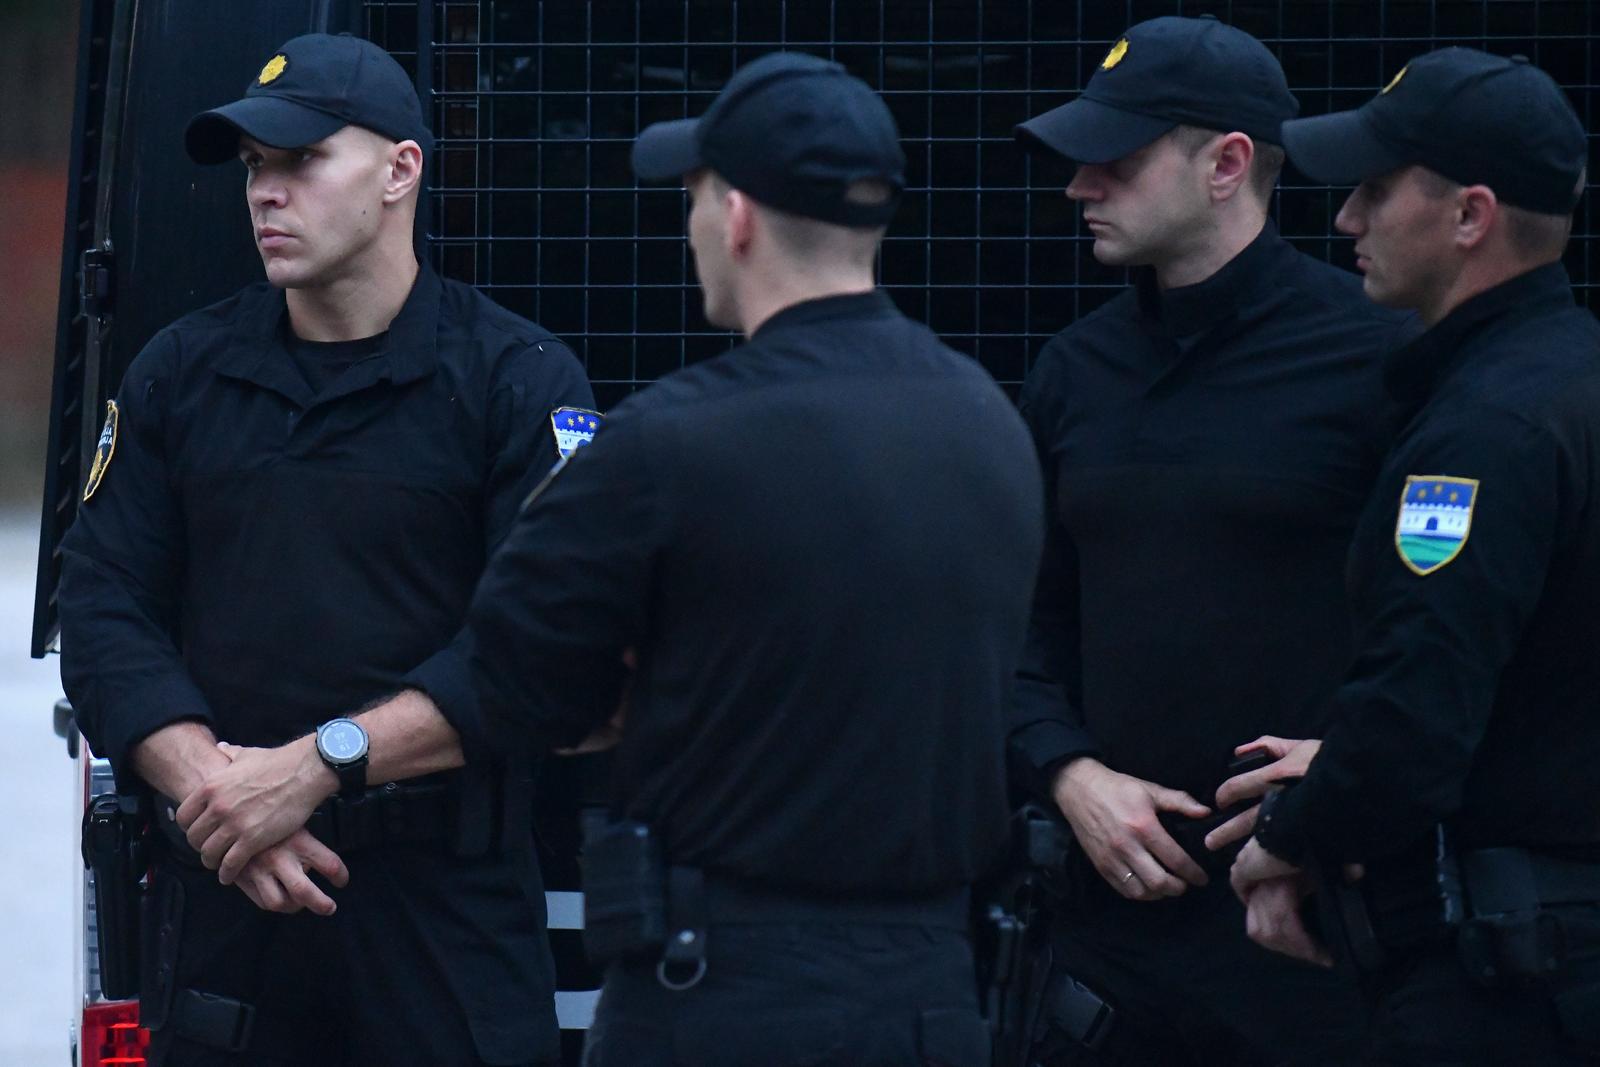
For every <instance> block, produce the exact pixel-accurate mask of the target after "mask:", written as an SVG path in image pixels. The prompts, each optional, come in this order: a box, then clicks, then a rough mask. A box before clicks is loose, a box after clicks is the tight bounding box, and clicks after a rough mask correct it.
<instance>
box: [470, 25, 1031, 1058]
mask: <svg viewBox="0 0 1600 1067" xmlns="http://www.w3.org/2000/svg"><path fill="white" fill-rule="evenodd" d="M634 166H635V168H636V170H637V171H638V173H639V174H640V175H641V176H642V177H644V178H646V179H666V178H676V177H679V176H683V178H684V181H685V183H686V185H687V186H688V190H689V194H690V196H691V198H692V201H693V207H692V211H691V213H690V217H689V245H690V248H691V249H692V251H693V253H694V258H695V268H696V271H697V273H698V275H699V281H700V285H701V288H702V290H703V292H704V295H705V308H706V316H707V318H708V319H709V320H710V321H711V322H712V323H714V324H717V325H721V326H725V327H731V328H734V329H737V330H739V331H740V332H741V333H742V334H744V336H745V338H746V343H745V344H743V345H741V346H740V347H737V348H735V349H734V350H733V351H731V352H728V353H726V354H724V355H721V356H718V357H716V358H714V359H711V360H708V361H706V362H704V363H700V364H697V365H695V366H692V367H688V368H686V369H684V370H682V371H679V372H678V373H675V374H673V375H670V376H669V377H667V378H665V379H663V380H662V381H661V382H659V383H658V384H655V385H653V386H651V387H650V388H649V389H646V390H644V391H642V392H640V393H638V394H636V395H635V396H633V397H631V398H629V400H628V401H627V402H625V403H624V404H621V405H619V406H618V407H617V408H616V409H614V410H613V411H611V412H609V413H608V416H607V422H606V425H605V427H604V428H603V429H602V430H601V431H600V433H599V435H598V436H597V437H596V439H595V441H594V443H593V444H592V445H590V446H589V447H587V448H585V449H583V450H581V451H580V452H578V453H577V454H575V455H574V456H573V457H572V459H571V460H570V461H569V462H567V463H566V464H565V465H564V467H563V468H562V469H561V470H560V471H559V472H558V473H556V474H555V475H554V476H553V477H552V478H551V479H550V481H549V482H548V484H547V485H546V486H545V487H544V488H543V490H542V491H540V492H538V493H537V494H536V495H535V496H534V498H533V499H532V500H531V501H530V503H529V505H528V506H527V508H526V509H524V511H523V512H522V514H521V515H520V516H519V518H518V519H517V522H516V524H515V525H514V526H513V528H512V531H511V534H510V535H509V536H508V538H507V540H506V543H505V546H504V548H503V549H502V550H501V552H500V553H499V554H498V555H497V556H496V557H495V559H494V561H493V563H492V564H491V566H490V568H489V570H488V571H487V572H486V574H485V578H484V582H483V585H482V586H481V587H480V590H479V593H478V595H477V596H476V598H475V599H474V601H473V606H472V609H471V612H470V614H469V619H470V627H469V634H470V637H471V640H472V641H473V643H474V644H475V647H476V650H477V655H476V659H475V663H476V664H477V668H478V672H479V682H480V684H481V686H482V687H483V691H482V695H483V699H484V702H485V705H486V707H487V708H489V709H490V711H491V712H492V713H494V714H495V715H497V716H499V717H501V718H503V719H504V720H505V724H506V728H507V735H508V736H524V737H526V736H530V735H531V736H533V737H535V738H538V739H540V740H541V741H543V742H545V743H547V744H553V745H563V746H572V745H576V744H578V743H580V742H582V741H583V740H584V739H585V738H588V737H590V736H591V735H593V734H595V733H596V732H597V731H599V732H602V733H603V732H604V731H605V727H606V723H607V721H608V719H610V718H611V717H612V714H613V711H614V710H615V709H616V708H617V706H618V703H619V700H620V699H621V698H622V696H623V693H624V690H625V688H627V689H628V692H629V696H628V698H627V701H626V704H625V706H624V709H623V711H622V712H621V715H620V716H619V717H618V720H617V722H618V725H619V726H620V734H621V740H620V743H619V744H618V747H617V749H616V757H615V758H616V778H615V790H614V798H613V803H612V807H611V810H610V812H609V813H608V815H607V817H606V818H605V819H602V820H597V825H596V826H595V827H593V828H592V832H591V833H590V834H589V835H588V839H587V843H586V853H585V857H584V863H585V870H584V881H585V885H584V891H585V905H586V922H587V924H588V929H587V930H586V937H587V938H588V939H589V944H590V946H591V951H595V950H598V951H599V954H600V956H601V958H602V959H605V958H606V957H608V956H609V957H611V958H610V960H609V965H608V967H607V969H606V971H605V988H604V992H603V994H602V996H601V999H600V1003H599V1007H598V1010H597V1014H596V1016H595V1020H594V1026H593V1029H592V1030H591V1031H590V1044H589V1047H588V1049H587V1051H586V1062H588V1063H590V1064H592V1065H596V1067H602V1065H603V1067H613V1065H625V1067H648V1065H653V1064H679V1065H694V1067H717V1065H724V1064H750V1065H756V1064H759V1065H762V1067H778V1065H782V1064H787V1063H808V1064H813V1063H814V1064H824V1063H826V1064H866V1063H871V1064H906V1065H911V1064H917V1065H921V1064H925V1063H935V1064H947V1065H950V1067H976V1065H979V1064H985V1063H987V1062H988V1037H987V1034H986V1030H985V1027H984V1024H983V1022H982V1020H981V1018H980V1016H979V1014H978V1007H977V998H976V993H975V988H974V979H973V959H972V952H971V949H970V947H969V943H968V938H967V934H966V928H967V906H968V904H967V896H968V887H969V885H971V883H973V881H974V880H975V879H976V878H978V876H979V875H980V874H981V873H982V872H984V871H985V869H986V868H987V867H989V866H990V865H991V864H992V863H993V862H994V861H995V860H996V858H997V856H998V854H999V852H1000V851H1001V849H1002V846H1003V838H1004V828H1005V797H1004V766H1003V764H1004V760H1003V736H1004V735H1003V699H1004V694H1005V692H1006V690H1007V689H1008V688H1009V685H1010V680H1011V676H1012V672H1013V670H1014V667H1015V661H1016V656H1017V653H1018V649H1019V647H1020V645H1021V642H1022V638H1023V633H1024V629H1025V626H1026V621H1027V596H1028V590H1029V589H1030V588H1031V585H1032V581H1033V577H1034V570H1035V566H1036V563H1037V560H1038V552H1039V548H1040V543H1041V539H1042V533H1043V521H1042V514H1041V511H1042V508H1041V501H1040V492H1039V481H1038V477H1039V475H1038V466H1037V463H1036V462H1035V460H1034V459H1033V452H1032V448H1031V447H1030V445H1029V442H1028V438H1027V432H1026V429H1025V428H1024V426H1023V425H1022V422H1021V420H1020V419H1019V418H1018V417H1017V414H1016V411H1015V409H1014V408H1013V407H1012V405H1011V404H1010V403H1009V402H1008V401H1007V399H1006V397H1005V395H1004V393H1003V392H1001V390H1000V389H999V388H998V387H997V386H996V385H995V384H994V382H993V381H992V380H991V379H990V378H989V376H988V375H987V374H985V373H984V371H983V370H982V369H981V368H980V367H979V366H978V365H977V364H976V363H974V362H973V361H972V360H971V359H969V358H968V357H966V356H963V355H961V354H959V353H957V352H953V351H951V350H950V349H948V348H946V347H945V346H944V345H943V344H941V343H940V342H939V341H938V339H937V338H936V337H934V335H933V334H932V333H930V332H929V331H928V330H927V329H926V328H925V327H923V326H921V325H918V324H916V323H913V322H910V321H908V320H907V319H906V318H905V317H904V316H903V315H901V314H900V312H899V311H898V310H896V308H895V306H894V304H893V303H892V302H891V301H890V300H889V298H888V297H887V296H886V295H885V294H883V293H881V292H879V291H877V290H875V289H874V287H873V261H874V258H875V255H876V251H877V247H878V243H879V241H880V239H881V238H882V235H883V232H884V229H885V227H886V226H887V224H888V223H889V220H890V218H891V217H892V215H893V212H894V208H895V202H896V199H897V196H898V194H899V192H900V190H901V188H902V184H903V180H904V178H903V172H904V157H903V155H902V153H901V149H900V146H899V142H898V137H897V134H896V130H895V127H894V122H893V119H892V118H891V117H890V115H889V112H888V109H887V108H886V107H885V106H884V105H883V103H882V101H881V100H879V99H878V98H877V97H876V96H875V95H874V94H873V93H872V92H871V91H870V90H869V89H868V88H867V87H866V86H865V85H864V84H862V83H861V82H859V81H857V80H856V79H854V78H852V77H851V76H849V75H848V74H847V73H846V72H845V71H844V69H843V68H842V67H840V66H838V65H836V64H833V63H828V62H824V61H822V60H820V59H816V58H813V57H810V56H805V55H799V54H778V55H773V56H769V57H765V58H763V59H760V60H757V61H756V62H753V63H751V64H749V65H747V66H745V67H743V68H742V69H740V70H739V71H738V72H737V73H736V74H735V75H734V76H733V78H732V79H731V80H730V81H729V82H728V84H727V85H726V86H725V87H724V89H723V90H722V92H721V93H720V94H719V95H718V97H717V99H716V100H715V101H714V102H713V103H712V105H711V107H710V108H709V109H708V110H707V111H706V113H705V115H704V116H703V117H702V118H699V119H690V120H683V121H678V122H669V123H662V124H658V125H656V126H652V127H650V128H649V129H647V130H645V131H644V133H643V134H642V135H641V137H640V138H639V140H638V142H637V145H636V147H635V150H634ZM628 649H633V650H635V654H636V662H637V670H636V672H634V673H632V674H631V675H630V673H629V671H628V668H627V667H626V666H625V664H624V651H625V650H628ZM630 678H631V683H630ZM630 684H631V688H630ZM664 887H665V890H666V892H665V900H664V901H663V899H662V898H663V888H664Z"/></svg>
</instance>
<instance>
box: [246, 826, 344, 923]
mask: <svg viewBox="0 0 1600 1067" xmlns="http://www.w3.org/2000/svg"><path fill="white" fill-rule="evenodd" d="M307 871H316V872H317V873H318V874H320V875H322V876H323V877H324V878H326V879H327V880H328V881H330V882H332V883H333V884H334V885H335V886H337V887H338V888H340V889H343V888H344V887H345V886H346V885H348V884H349V883H350V872H349V870H347V869H346V868H345V865H344V862H343V861H342V860H340V859H339V857H338V856H337V855H335V854H334V852H333V850H332V849H330V848H329V847H328V846H327V845H324V844H323V843H322V842H321V841H318V840H317V839H316V838H315V837H313V836H311V831H309V830H306V829H304V828H302V829H299V830H296V831H295V832H294V833H292V834H290V835H289V836H288V837H286V838H284V839H283V840H282V841H280V842H278V843H277V844H276V845H269V846H268V847H267V848H265V849H262V850H261V851H260V852H259V853H257V854H256V856H255V858H254V859H252V860H251V861H250V862H249V863H247V864H245V865H244V869H243V870H241V871H240V872H239V877H238V880H237V885H238V886H239V888H240V889H241V890H243V891H244V895H245V896H247V897H249V898H250V901H251V903H253V904H255V906H256V907H258V908H260V909H261V910H262V911H275V912H278V913H280V914H283V915H291V914H293V913H294V912H297V911H299V910H301V909H302V908H307V909H309V910H311V911H312V912H314V913H316V914H317V915H332V914H333V912H334V909H335V907H336V905H335V904H334V902H333V899H332V898H331V897H329V896H328V894H326V893H324V892H323V891H322V890H321V889H319V888H318V887H317V884H316V883H315V882H313V881H312V880H311V879H310V878H308V877H306V872H307Z"/></svg>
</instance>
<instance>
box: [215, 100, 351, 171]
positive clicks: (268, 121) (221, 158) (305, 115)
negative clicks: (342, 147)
mask: <svg viewBox="0 0 1600 1067" xmlns="http://www.w3.org/2000/svg"><path fill="white" fill-rule="evenodd" d="M348 125H349V123H348V122H346V121H345V120H344V119H342V118H340V117H339V116H337V115H330V114H328V113H327V112H326V111H318V110H317V109H316V108H314V107H307V106H305V105H304V104H297V103H295V102H294V101H293V100H286V99H284V98H283V97H280V96H247V97H245V98H244V99H242V100H235V101H234V102H233V103H231V104H226V105H224V106H222V107H219V108H213V109H212V110H210V111H202V112H201V113H200V114H198V115H196V116H195V117H194V118H192V119H190V120H189V127H188V129H186V130H184V133H183V145H184V147H185V148H186V149H188V151H189V158H190V159H192V160H194V161H195V162H196V163H204V164H211V163H226V162H227V161H228V160H230V159H233V158H234V157H235V156H237V155H238V154H239V136H240V135H241V134H243V135H244V136H246V137H249V138H250V139H251V140H254V141H260V142H261V143H262V144H264V145H268V146H270V147H272V148H304V147H305V146H306V145H308V144H316V143H317V142H318V141H320V140H322V139H323V138H324V137H331V136H333V135H334V134H336V133H338V132H339V131H340V130H342V129H344V128H345V127H346V126H348Z"/></svg>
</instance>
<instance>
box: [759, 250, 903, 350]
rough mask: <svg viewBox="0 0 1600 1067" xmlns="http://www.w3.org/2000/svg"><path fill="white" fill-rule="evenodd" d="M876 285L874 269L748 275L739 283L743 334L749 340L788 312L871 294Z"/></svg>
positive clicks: (775, 272) (772, 272)
mask: <svg viewBox="0 0 1600 1067" xmlns="http://www.w3.org/2000/svg"><path fill="white" fill-rule="evenodd" d="M873 285H874V283H873V280H872V268H871V267H867V268H865V269H863V270H840V271H826V272H822V273H817V274H808V273H799V272H794V271H787V270H770V271H761V272H758V273H751V274H746V275H744V276H743V277H742V278H741V279H740V281H739V282H738V283H737V288H738V292H737V294H736V302H737V316H738V320H739V322H738V326H739V330H740V331H741V332H742V333H743V334H744V336H745V338H746V339H747V340H748V339H749V338H751V337H753V336H755V332H756V331H757V330H759V329H761V326H762V324H763V323H765V322H766V321H767V320H768V319H770V318H772V316H774V315H776V314H777V313H778V312H780V311H783V310H784V309H785V308H791V307H794V306H795V305H796V304H803V303H805V302H806V301H808V300H821V299H822V298H824V297H829V296H850V295H853V294H856V293H870V292H871V291H872V289H873Z"/></svg>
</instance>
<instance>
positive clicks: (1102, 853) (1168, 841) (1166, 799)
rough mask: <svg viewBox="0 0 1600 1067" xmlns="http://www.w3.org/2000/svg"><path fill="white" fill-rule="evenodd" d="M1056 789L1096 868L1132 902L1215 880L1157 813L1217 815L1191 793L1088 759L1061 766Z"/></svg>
mask: <svg viewBox="0 0 1600 1067" xmlns="http://www.w3.org/2000/svg"><path fill="white" fill-rule="evenodd" d="M1054 792H1055V801H1056V806H1057V807H1059V808H1060V809H1061V814H1062V815H1064V816H1066V818H1067V822H1069V823H1070V824H1071V825H1072V832H1073V834H1074V835H1075V836H1076V837H1077V839H1078V843H1079V844H1080V845H1082V846H1083V850H1084V852H1085V853H1086V854H1087V855H1088V857H1089V860H1090V862H1091V863H1093V864H1094V868H1095V870H1097V871H1099V872H1100V877H1102V878H1104V879H1105V880H1106V883H1107V884H1108V885H1110V886H1111V888H1113V889H1115V890H1116V891H1117V892H1119V893H1121V894H1122V895H1123V896H1125V897H1127V898H1128V899H1129V900H1155V899H1157V898H1159V897H1175V896H1179V895H1181V894H1182V893H1183V892H1184V891H1185V890H1187V889H1188V888H1189V886H1191V885H1195V886H1200V885H1205V884H1206V883H1207V881H1209V879H1207V877H1206V872H1205V871H1203V870H1201V869H1200V866H1199V864H1197V863H1195V861H1194V860H1193V858H1191V857H1190V855H1189V854H1188V853H1187V852H1185V851H1184V850H1183V846H1182V845H1180V844H1178V843H1177V842H1176V841H1174V840H1173V839H1172V835H1170V834H1168V833H1167V831H1166V830H1165V829H1163V828H1162V826H1161V822H1160V819H1159V817H1158V815H1157V813H1158V812H1162V811H1173V812H1177V813H1178V814H1180V815H1186V816H1188V817H1189V818H1192V819H1202V818H1204V817H1205V816H1207V815H1209V814H1211V810H1210V809H1209V808H1207V807H1206V806H1205V805H1204V804H1202V803H1200V802H1199V801H1198V800H1196V799H1194V797H1191V796H1190V795H1189V794H1188V793H1185V792H1183V791H1182V790H1178V789H1168V788H1167V787H1166V786H1161V785H1156V784H1155V783H1154V782H1147V781H1144V780H1143V779H1141V778H1134V777H1132V776H1131V775H1126V774H1121V773H1118V772H1117V771H1114V770H1112V769H1111V768H1109V767H1107V766H1106V765H1105V764H1103V763H1101V762H1100V761H1099V760H1095V759H1090V758H1088V757H1080V758H1078V759H1075V760H1073V761H1072V762H1070V763H1068V764H1067V765H1066V766H1065V767H1063V768H1062V769H1061V772H1060V773H1059V774H1058V775H1056V781H1055V790H1054ZM1130 875H1131V877H1130Z"/></svg>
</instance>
